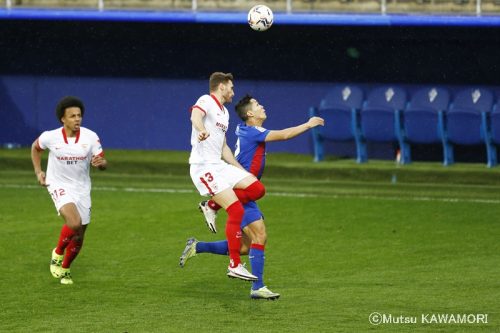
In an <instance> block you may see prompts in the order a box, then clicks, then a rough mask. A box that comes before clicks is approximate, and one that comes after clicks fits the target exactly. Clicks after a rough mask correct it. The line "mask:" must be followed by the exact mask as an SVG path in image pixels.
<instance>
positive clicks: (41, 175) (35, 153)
mask: <svg viewBox="0 0 500 333" xmlns="http://www.w3.org/2000/svg"><path fill="white" fill-rule="evenodd" d="M37 141H38V140H35V141H34V142H33V144H32V145H31V162H32V163H33V169H34V170H35V175H36V179H37V180H38V183H40V185H42V186H48V185H49V184H47V183H45V172H43V170H42V153H43V150H41V149H40V148H39V147H38V142H37Z"/></svg>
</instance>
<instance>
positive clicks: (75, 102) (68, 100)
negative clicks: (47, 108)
mask: <svg viewBox="0 0 500 333" xmlns="http://www.w3.org/2000/svg"><path fill="white" fill-rule="evenodd" d="M72 107H77V108H80V111H82V117H83V114H84V113H85V106H84V105H83V102H82V100H81V99H79V98H78V97H75V96H66V97H63V98H62V99H61V100H60V101H59V103H57V106H56V116H57V120H59V121H61V118H62V117H64V112H66V109H67V108H72ZM61 123H62V121H61Z"/></svg>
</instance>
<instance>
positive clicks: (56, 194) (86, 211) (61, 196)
mask: <svg viewBox="0 0 500 333" xmlns="http://www.w3.org/2000/svg"><path fill="white" fill-rule="evenodd" d="M47 190H48V191H49V194H50V196H51V197H52V201H54V205H55V206H56V210H57V214H58V215H61V213H60V212H59V210H60V209H61V208H62V206H64V205H66V204H68V203H74V204H75V205H76V208H77V209H78V213H79V214H80V218H81V219H82V224H83V225H86V224H89V223H90V211H91V206H92V204H91V200H90V194H81V193H78V192H77V191H75V190H73V189H72V188H71V187H68V186H66V185H57V184H50V186H48V187H47Z"/></svg>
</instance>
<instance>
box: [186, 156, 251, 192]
mask: <svg viewBox="0 0 500 333" xmlns="http://www.w3.org/2000/svg"><path fill="white" fill-rule="evenodd" d="M189 173H190V174H191V179H192V180H193V183H194V186H196V188H197V189H198V192H200V194H201V195H211V196H213V195H215V194H217V193H220V192H222V191H224V190H225V189H228V188H233V187H234V186H235V185H236V184H237V183H239V182H240V181H241V180H243V179H245V178H246V177H248V176H250V175H251V174H250V173H248V172H247V171H245V170H243V169H240V168H237V167H235V166H234V165H231V164H227V163H226V162H221V163H217V164H191V167H190V170H189Z"/></svg>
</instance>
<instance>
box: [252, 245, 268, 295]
mask: <svg viewBox="0 0 500 333" xmlns="http://www.w3.org/2000/svg"><path fill="white" fill-rule="evenodd" d="M259 247H262V249H256V248H254V245H252V247H251V248H250V252H249V253H248V258H249V259H250V265H252V274H253V275H255V276H256V277H257V278H258V280H257V281H254V282H253V283H252V290H257V289H260V288H262V287H264V281H263V278H262V276H263V275H264V260H265V259H266V257H265V256H264V247H263V246H262V245H259Z"/></svg>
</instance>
